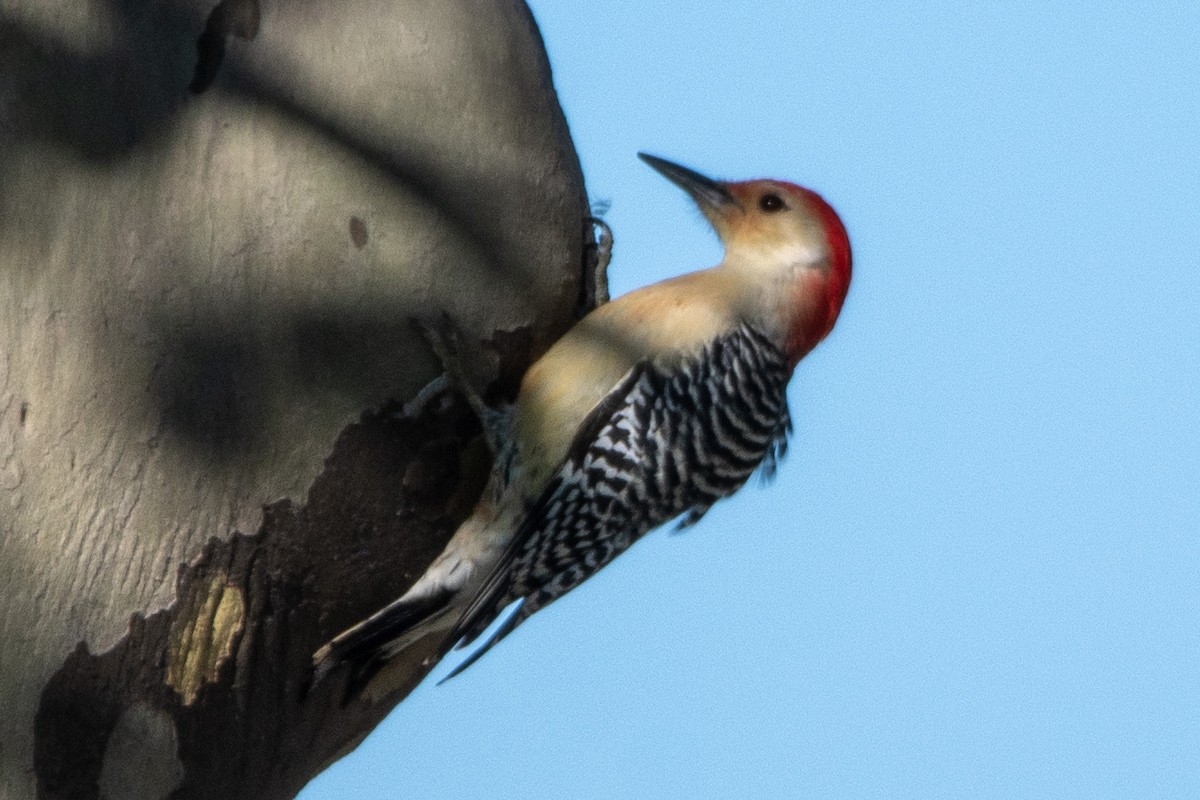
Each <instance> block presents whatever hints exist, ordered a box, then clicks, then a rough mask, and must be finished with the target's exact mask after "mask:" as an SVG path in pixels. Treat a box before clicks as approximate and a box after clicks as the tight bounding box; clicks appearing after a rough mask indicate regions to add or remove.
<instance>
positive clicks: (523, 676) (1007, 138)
mask: <svg viewBox="0 0 1200 800" xmlns="http://www.w3.org/2000/svg"><path fill="white" fill-rule="evenodd" d="M532 6H533V10H534V13H535V15H536V16H537V18H538V21H539V23H540V25H541V28H542V33H543V36H544V38H545V39H546V43H547V47H548V49H549V52H550V58H551V62H552V64H553V66H554V70H555V82H556V85H557V87H558V91H559V94H560V99H561V100H562V103H563V105H564V108H565V111H566V114H567V119H568V121H569V123H570V125H571V130H572V133H573V135H574V138H575V143H576V147H577V148H578V150H579V153H580V157H581V159H582V161H583V165H584V169H585V173H586V176H587V182H588V189H589V191H590V193H591V195H592V197H593V198H594V199H596V200H605V201H610V202H611V210H610V212H609V214H608V219H609V221H610V223H611V224H612V226H613V228H614V230H615V233H616V237H617V243H616V250H615V254H614V261H613V264H612V269H611V278H612V287H613V290H614V293H620V292H623V291H627V290H629V289H631V288H633V287H635V286H639V285H642V284H645V283H649V282H652V281H654V280H658V279H660V278H663V277H666V276H668V275H672V274H676V273H679V272H684V271H688V270H692V269H696V268H699V267H704V266H709V265H711V264H713V263H715V262H716V261H717V260H719V258H720V254H719V248H718V245H717V243H716V240H715V238H714V237H713V236H712V235H711V234H710V233H709V232H708V231H707V230H706V228H705V226H704V224H703V223H702V222H701V220H700V218H699V215H698V214H697V213H696V212H695V211H694V210H693V209H692V208H691V207H690V206H689V203H688V201H687V199H686V198H685V196H684V195H683V194H682V193H681V192H679V191H678V190H677V189H676V188H675V187H673V186H671V185H670V184H668V183H667V182H666V181H664V180H663V179H662V178H660V177H659V176H657V175H656V174H655V173H654V172H653V171H651V170H649V169H648V168H646V167H645V165H643V164H641V163H640V162H639V161H638V160H637V159H636V158H635V157H634V154H635V152H636V151H638V150H647V151H649V152H652V153H655V154H659V155H662V156H665V157H668V158H671V159H674V160H677V161H679V162H681V163H684V164H686V165H689V166H692V167H695V168H697V169H699V170H701V171H706V172H708V173H710V174H713V175H714V176H717V177H725V178H731V179H743V178H751V177H765V176H770V177H779V178H784V179H788V180H792V181H795V182H798V183H802V184H806V185H809V186H811V187H813V188H815V189H817V190H818V191H820V192H821V193H822V194H824V195H825V197H826V198H827V199H828V200H829V201H830V202H831V203H832V204H833V205H834V206H835V207H836V208H837V209H838V210H839V211H840V212H841V214H842V217H843V219H844V220H845V221H846V224H847V227H848V228H849V230H850V235H851V239H852V242H853V246H854V255H855V277H854V283H853V285H852V287H851V291H850V297H849V299H848V301H847V304H846V308H845V310H844V312H843V314H842V318H841V321H840V322H839V324H838V327H837V329H836V330H835V331H834V333H833V334H832V336H831V337H830V338H829V339H828V340H827V341H826V342H825V343H824V344H823V345H822V346H821V347H820V348H818V350H817V351H816V352H814V353H813V354H812V355H811V356H810V357H809V358H808V359H806V360H805V361H804V362H803V363H802V364H801V366H800V367H799V369H798V370H797V373H796V377H795V379H794V380H793V383H792V387H791V392H790V395H789V396H790V400H791V405H792V412H793V416H794V417H795V420H796V434H795V436H794V438H793V441H792V449H791V453H790V455H789V457H788V460H787V461H786V462H785V464H784V466H783V468H782V469H781V471H780V475H779V477H778V479H777V480H776V482H775V483H774V484H773V485H772V486H770V487H768V488H765V489H760V488H758V487H749V488H748V489H747V490H746V491H744V492H743V493H742V494H741V495H739V496H738V497H736V498H735V499H733V500H731V501H729V502H727V503H724V504H723V505H720V506H718V507H717V508H716V509H714V510H713V512H711V513H710V514H709V516H708V517H707V518H706V519H705V520H704V522H703V523H702V524H701V525H699V526H697V528H695V529H693V530H691V531H689V532H688V533H687V534H685V535H681V536H671V535H668V534H667V533H666V532H665V531H660V532H659V533H657V534H655V535H652V536H650V537H648V538H647V539H646V540H644V541H643V542H641V543H639V545H638V546H637V547H635V548H634V549H633V550H632V551H631V552H630V553H628V554H627V555H625V556H624V557H622V558H621V559H619V560H618V561H617V562H616V563H614V564H613V565H612V566H611V567H610V568H608V569H607V570H605V571H604V572H603V573H601V574H600V575H599V576H597V577H596V578H594V579H592V580H591V581H590V582H588V583H587V584H586V585H585V586H583V587H582V588H580V589H579V590H577V591H575V592H573V593H572V594H571V595H569V596H568V597H566V598H564V599H563V600H561V601H559V602H558V603H556V604H555V605H553V606H552V607H550V608H549V609H547V610H545V611H543V612H541V613H539V614H538V615H537V616H536V617H534V618H533V619H532V620H531V621H529V622H528V623H526V624H525V625H524V626H523V627H522V628H521V629H520V630H519V631H518V632H517V633H515V634H514V635H513V636H511V637H509V638H508V639H507V640H506V641H505V642H504V643H503V644H502V645H500V646H499V647H497V648H496V649H495V650H493V651H492V652H490V653H489V654H488V655H487V656H486V657H485V658H484V659H482V660H481V661H480V662H479V663H478V664H476V665H475V666H473V667H472V668H471V669H470V670H468V671H467V672H466V673H464V674H463V675H462V676H461V677H459V678H456V679H455V680H453V681H451V682H450V683H447V684H446V685H444V686H441V687H434V686H433V685H432V684H427V685H425V686H423V687H422V688H420V689H418V690H417V692H416V693H414V694H413V695H412V696H411V697H410V698H409V699H408V700H407V701H406V702H405V703H403V704H402V705H401V706H399V707H398V708H397V710H396V711H395V712H394V713H393V714H392V716H391V717H390V718H389V719H388V720H387V721H386V722H385V723H384V724H383V725H381V726H380V727H379V729H378V730H377V731H376V733H375V734H374V735H373V736H372V737H370V738H369V739H368V740H367V741H366V742H365V743H364V744H363V745H362V746H361V747H359V749H358V750H357V751H356V752H355V753H354V754H352V755H351V756H349V757H347V758H345V759H343V760H342V761H341V762H339V763H338V764H336V765H335V766H334V767H332V768H331V769H330V770H328V771H327V772H326V773H325V774H324V775H323V776H321V777H320V778H318V779H317V780H316V781H315V782H314V783H313V784H312V785H311V786H310V787H309V788H308V789H307V790H306V791H305V793H304V794H302V795H301V796H302V798H304V800H327V799H328V798H342V797H354V798H359V799H361V800H374V799H375V798H379V799H381V800H382V798H393V797H418V798H422V800H435V799H437V798H456V799H459V800H461V798H508V797H513V798H517V797H520V798H581V799H582V798H615V797H622V798H662V797H681V798H682V797H687V798H714V799H715V798H733V797H752V796H754V797H788V798H792V797H795V798H810V797H811V798H864V797H887V798H921V799H922V800H928V799H929V798H962V797H971V798H1014V797H1019V798H1027V797H1028V798H1040V797H1045V798H1089V799H1090V798H1131V797H1146V798H1150V797H1153V798H1195V797H1200V635H1198V634H1197V625H1198V622H1200V536H1198V534H1200V257H1198V256H1197V254H1198V253H1200V55H1198V51H1197V42H1198V41H1200V4H1197V3H1195V2H1194V0H1190V1H1189V2H1177V3H1171V2H1160V3H1156V4H1150V5H1147V4H1135V3H1099V4H1097V3H1086V4H1085V3H1061V2H1038V3H950V2H929V3H922V4H920V7H919V8H918V7H911V6H909V5H908V4H883V3H859V2H854V0H844V1H843V2H839V3H820V4H818V3H797V2H795V0H760V2H755V3H745V4H732V3H717V2H694V3H688V4H678V3H661V4H659V3H632V2H627V3H617V4H607V3H583V2H566V1H565V0H557V2H550V0H538V2H534V3H532ZM733 8H736V9H737V10H736V13H733V12H732V11H731V9H733Z"/></svg>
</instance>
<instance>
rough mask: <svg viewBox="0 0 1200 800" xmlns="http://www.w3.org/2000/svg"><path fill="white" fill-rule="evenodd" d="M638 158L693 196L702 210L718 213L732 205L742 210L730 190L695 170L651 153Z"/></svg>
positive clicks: (640, 154) (639, 155)
mask: <svg viewBox="0 0 1200 800" xmlns="http://www.w3.org/2000/svg"><path fill="white" fill-rule="evenodd" d="M638 158H640V159H641V160H642V161H645V162H646V163H647V164H649V165H650V166H652V167H654V169H655V170H657V171H658V172H659V173H660V174H661V175H662V176H663V177H664V178H666V179H667V180H669V181H670V182H671V183H673V184H675V185H676V186H678V187H679V188H680V189H683V190H684V191H685V192H687V193H688V194H689V195H691V197H692V199H693V200H695V201H696V203H697V204H698V205H699V206H700V208H701V209H712V210H714V211H716V210H719V209H722V208H725V207H727V206H731V205H733V206H737V207H739V208H741V204H740V203H738V201H737V199H736V198H735V197H734V196H733V195H731V194H730V193H729V190H728V189H726V188H725V187H724V186H723V185H722V184H720V183H718V182H717V181H714V180H713V179H712V178H707V177H705V176H704V175H701V174H700V173H699V172H696V171H695V170H691V169H688V168H687V167H681V166H679V165H678V164H676V163H674V162H671V161H667V160H666V159H665V158H659V157H658V156H652V155H650V154H649V153H638Z"/></svg>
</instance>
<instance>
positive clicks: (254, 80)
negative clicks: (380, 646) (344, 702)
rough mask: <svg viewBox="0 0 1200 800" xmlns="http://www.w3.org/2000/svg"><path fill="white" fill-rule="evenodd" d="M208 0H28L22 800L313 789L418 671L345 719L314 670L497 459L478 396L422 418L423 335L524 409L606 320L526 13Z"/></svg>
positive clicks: (16, 643) (422, 0)
mask: <svg viewBox="0 0 1200 800" xmlns="http://www.w3.org/2000/svg"><path fill="white" fill-rule="evenodd" d="M215 5H216V0H208V2H198V1H196V2H193V1H192V0H164V1H162V2H150V0H145V1H144V2H138V1H136V0H39V2H37V3H32V4H31V3H28V2H25V0H0V798H4V800H9V799H11V800H23V799H24V798H31V797H35V796H36V797H42V798H97V797H106V798H111V800H117V799H118V798H120V800H154V799H156V798H165V797H175V798H243V797H244V798H288V797H292V796H293V795H294V794H295V793H296V792H297V791H298V790H299V789H300V787H302V786H303V785H304V783H305V782H307V781H308V780H309V779H310V778H311V777H312V776H313V775H315V774H316V773H317V772H318V771H319V770H320V769H321V768H322V766H323V765H325V764H327V763H328V762H329V761H331V760H333V759H335V758H336V757H338V756H339V755H340V754H342V753H344V752H345V751H346V750H347V749H349V748H351V747H353V746H354V745H355V744H356V743H357V742H358V741H360V740H361V738H362V737H363V736H365V735H366V733H367V732H368V731H369V730H370V729H371V728H372V727H373V726H374V725H375V723H376V722H378V721H379V720H380V719H381V718H382V717H383V716H384V714H386V712H387V710H388V709H389V708H390V707H391V706H392V705H394V704H395V702H397V701H398V700H399V699H400V698H401V697H402V696H403V694H404V693H405V692H406V691H407V690H408V689H410V688H411V687H412V686H413V685H415V683H416V682H417V681H418V680H419V679H420V678H421V677H422V675H423V674H424V669H425V668H424V667H423V666H421V664H420V663H419V661H417V660H416V658H414V659H413V660H412V662H411V663H407V664H401V665H399V666H398V667H397V668H396V669H395V670H393V674H392V675H391V677H390V683H389V684H388V688H389V692H388V693H387V694H386V696H385V698H384V699H383V700H381V701H379V702H368V701H360V702H355V703H351V704H350V705H348V706H346V707H345V708H343V707H341V705H340V703H339V702H338V701H339V699H340V696H339V693H338V691H337V687H336V686H330V687H322V688H321V690H320V691H319V692H317V693H316V694H314V695H313V696H311V697H310V698H308V699H307V700H304V701H302V700H301V691H300V688H301V685H302V683H303V681H304V680H305V678H306V675H307V667H308V659H309V656H310V654H311V653H312V651H313V650H314V649H315V648H316V647H317V646H318V645H320V644H321V643H322V642H323V641H324V640H325V639H327V638H328V637H329V636H330V635H332V634H334V633H336V632H337V631H338V630H340V629H341V628H343V627H345V626H346V625H348V624H350V623H352V622H354V621H356V620H357V619H359V618H361V617H362V616H364V615H365V614H367V613H369V612H371V611H373V610H375V609H376V608H377V607H379V606H380V605H382V604H383V603H384V602H386V601H387V600H389V599H391V598H393V597H395V596H396V595H397V594H398V593H399V592H401V591H402V590H403V589H404V588H405V586H406V585H407V584H408V583H410V582H411V581H412V580H413V579H415V577H416V576H417V575H419V574H420V572H421V571H422V569H423V568H424V566H425V564H426V563H427V562H428V561H429V560H430V559H431V558H432V557H433V556H434V555H435V554H436V552H437V551H438V550H439V549H440V547H441V546H442V544H443V543H444V541H445V539H446V538H447V537H448V535H449V533H450V532H451V531H452V530H453V527H454V525H455V523H456V522H457V521H458V520H459V519H461V518H462V517H463V516H464V515H465V514H466V512H467V510H468V509H469V507H470V506H471V504H472V503H473V501H474V499H475V497H476V496H477V494H478V492H479V490H480V488H481V485H482V481H483V479H484V476H485V474H486V471H487V467H488V457H487V452H486V449H485V448H484V447H483V446H482V442H481V440H480V436H479V435H478V425H477V424H476V422H475V420H474V419H473V417H472V416H471V414H470V413H469V411H468V409H467V408H466V406H465V404H464V403H463V402H461V400H457V399H455V398H453V397H450V398H448V399H447V400H446V401H445V402H442V403H438V404H435V407H432V408H429V409H427V410H426V411H425V412H423V413H420V414H417V415H415V416H414V417H411V418H410V417H406V416H403V415H401V414H399V413H398V409H399V406H400V403H401V402H402V401H404V400H405V399H406V398H409V397H411V396H412V395H413V394H414V393H415V392H416V391H417V390H418V389H419V388H420V387H421V386H423V385H424V384H425V383H427V382H428V381H429V380H431V379H432V378H433V377H435V376H436V375H437V374H438V373H439V372H440V367H439V365H438V364H437V362H436V359H435V358H434V357H433V354H432V352H431V350H430V348H429V347H428V345H427V343H426V342H424V340H423V339H422V337H421V336H420V335H419V334H418V333H417V332H416V331H415V329H414V327H413V325H412V322H411V321H412V319H413V318H425V319H429V318H433V317H437V316H438V315H439V314H441V313H442V312H445V313H447V314H449V315H450V317H451V318H452V319H453V320H454V321H455V322H456V323H457V325H458V326H459V327H460V328H461V330H462V331H463V338H462V341H463V343H464V356H465V357H466V358H467V361H468V367H469V369H470V372H471V374H472V377H473V378H474V379H475V381H476V383H477V387H478V389H479V390H480V391H483V392H485V393H490V394H491V395H493V396H502V395H504V394H506V393H507V394H511V392H512V390H513V388H514V386H515V383H516V381H517V380H518V379H519V376H520V374H521V372H522V371H523V369H524V368H525V366H526V365H527V364H528V363H529V361H530V360H531V358H533V357H534V356H535V355H536V354H537V353H539V352H541V351H542V350H544V349H545V347H546V346H547V345H548V344H549V343H550V342H551V341H553V339H554V338H555V337H556V336H557V335H559V334H560V333H561V332H562V331H563V330H564V329H565V327H566V326H567V325H569V324H570V322H571V321H572V320H573V319H574V318H575V317H576V316H577V315H578V313H579V312H580V310H581V308H582V307H585V306H586V305H587V304H588V300H587V297H586V296H585V295H587V294H588V292H587V291H585V290H584V288H583V287H585V286H588V285H589V281H590V276H589V275H588V269H589V265H588V263H587V262H588V252H587V248H586V247H585V239H588V238H590V233H588V234H586V235H585V224H584V220H585V216H586V214H587V208H586V201H585V195H584V191H583V184H582V177H581V174H580V170H579V164H578V160H577V158H576V156H575V153H574V151H573V148H572V146H571V142H570V138H569V136H568V133H567V130H566V125H565V122H564V120H563V118H562V113H561V110H560V109H559V107H558V103H557V99H556V97H555V94H554V91H553V88H552V86H551V83H550V73H549V67H548V65H547V62H546V58H545V54H544V52H543V50H542V45H541V42H540V39H539V38H538V34H537V31H536V28H535V27H534V25H533V21H532V19H531V17H530V15H529V12H528V10H527V9H526V8H525V6H524V4H523V3H522V2H520V0H492V1H491V2H480V0H395V1H394V2H390V1H385V0H341V1H340V2H337V3H327V2H309V1H306V0H225V1H224V2H223V3H221V4H220V6H219V7H217V8H216V10H215V11H214V6H215ZM206 26H207V27H206ZM198 40H199V48H198V46H197V42H198ZM189 85H190V86H192V88H193V89H194V90H197V91H189ZM398 757H403V755H402V754H398Z"/></svg>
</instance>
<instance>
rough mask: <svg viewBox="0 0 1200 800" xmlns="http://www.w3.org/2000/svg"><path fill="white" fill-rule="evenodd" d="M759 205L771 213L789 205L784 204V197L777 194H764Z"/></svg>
mask: <svg viewBox="0 0 1200 800" xmlns="http://www.w3.org/2000/svg"><path fill="white" fill-rule="evenodd" d="M758 207H759V208H761V209H762V210H763V211H766V212H767V213H768V214H769V213H772V212H775V211H783V210H784V209H785V208H787V205H785V204H784V202H783V198H782V197H780V196H779V195H777V194H764V195H763V196H762V197H760V198H759V200H758Z"/></svg>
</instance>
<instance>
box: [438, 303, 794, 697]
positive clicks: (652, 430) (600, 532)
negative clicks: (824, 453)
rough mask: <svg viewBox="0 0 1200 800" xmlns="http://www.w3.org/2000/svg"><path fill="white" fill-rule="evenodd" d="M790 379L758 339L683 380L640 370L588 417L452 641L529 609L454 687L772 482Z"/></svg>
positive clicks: (722, 349) (704, 356) (745, 336)
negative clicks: (681, 530)
mask: <svg viewBox="0 0 1200 800" xmlns="http://www.w3.org/2000/svg"><path fill="white" fill-rule="evenodd" d="M789 373H790V370H789V368H788V366H787V363H786V360H785V357H784V355H783V353H782V352H781V351H780V350H779V349H778V348H776V347H775V346H774V345H773V344H772V343H771V342H770V341H769V340H768V339H767V338H766V337H765V336H763V335H761V334H759V333H758V332H757V331H755V330H753V329H751V328H748V327H742V328H740V329H738V330H737V331H736V332H734V333H731V334H729V335H728V336H725V337H722V338H720V339H717V340H716V341H714V342H713V343H712V344H711V345H709V346H708V347H707V348H706V349H705V350H704V351H703V352H702V353H700V354H699V355H698V356H696V357H695V358H693V359H689V360H686V361H684V362H683V363H681V364H679V365H678V366H676V367H674V368H672V369H664V368H662V367H658V366H655V365H653V364H649V363H642V364H639V365H637V366H636V367H634V369H632V370H631V371H630V372H629V373H628V374H627V375H626V376H625V378H624V379H623V380H622V382H621V383H620V384H619V385H618V387H617V388H616V389H615V390H614V391H613V392H611V393H610V394H609V396H608V397H607V398H606V399H605V400H604V402H602V403H601V404H600V405H599V406H598V407H597V408H596V409H594V410H593V412H592V413H591V414H590V415H589V417H588V420H587V422H586V423H585V424H584V425H583V426H582V428H581V430H580V432H579V434H578V435H577V437H576V440H575V442H574V444H573V445H572V448H571V450H570V452H569V453H568V457H567V459H566V461H565V463H564V464H563V466H562V467H561V469H560V470H559V472H558V473H557V474H556V475H555V477H554V479H553V480H552V481H551V483H550V485H549V486H548V487H547V489H546V490H545V492H544V493H543V495H542V497H541V498H540V499H539V500H538V502H537V503H535V504H534V505H533V507H532V508H531V509H530V512H529V514H528V516H527V518H526V519H525V521H524V523H523V524H522V526H521V528H520V529H519V530H518V532H517V534H516V536H515V537H514V539H513V542H512V544H511V545H510V547H509V549H508V551H507V552H506V553H505V555H504V557H503V558H502V559H501V561H500V563H499V564H498V566H497V567H496V569H495V571H494V572H493V573H492V575H491V576H490V577H489V579H488V581H487V582H486V583H485V584H484V586H483V588H482V589H481V590H480V592H479V594H478V595H477V596H476V598H475V600H474V601H472V603H471V604H470V605H469V606H468V607H467V609H466V611H465V612H464V614H463V616H462V618H461V620H460V621H459V623H458V625H457V626H456V628H455V631H454V633H453V634H452V636H451V639H452V640H453V639H457V638H459V637H461V638H462V640H463V643H464V644H465V643H469V642H470V641H471V640H473V639H474V638H475V637H477V636H478V635H479V634H480V633H481V632H482V631H483V630H484V629H485V628H486V627H487V626H488V625H489V624H490V623H491V622H492V620H494V619H495V617H496V615H498V614H499V613H500V612H501V611H502V610H503V609H504V608H505V607H506V606H508V605H509V604H510V603H512V602H514V601H517V600H519V601H521V603H520V606H519V607H518V608H517V609H516V610H515V611H514V612H513V614H512V615H511V616H510V617H509V618H508V619H507V620H506V621H505V623H504V624H503V625H502V626H501V627H500V628H499V629H498V630H497V631H496V632H495V633H494V634H493V635H492V636H491V637H490V638H489V640H488V641H487V642H486V643H485V644H484V645H482V646H481V647H480V648H479V649H478V650H477V651H476V652H475V653H474V654H473V655H472V656H471V658H469V659H468V660H467V661H466V662H464V663H463V664H462V665H461V666H460V667H459V668H458V669H456V670H455V671H454V673H452V675H453V674H457V673H458V672H460V671H461V670H463V669H465V668H466V667H467V666H469V665H470V664H471V663H473V662H474V661H475V659H477V658H478V657H479V656H480V655H482V654H483V652H485V651H486V650H487V649H489V648H490V647H491V646H492V645H494V644H495V643H496V642H498V641H499V640H500V639H501V638H503V637H504V636H505V635H507V634H508V633H509V632H511V631H512V630H513V629H514V628H515V627H516V626H517V625H519V624H520V623H521V622H522V621H524V620H525V619H526V618H528V617H529V616H530V615H531V614H533V613H534V612H535V611H537V610H538V609H540V608H542V607H544V606H546V605H547V604H549V603H551V602H553V601H554V600H555V599H557V598H558V597H561V596H562V595H564V594H566V593H567V592H568V591H570V590H571V589H573V588H574V587H576V586H578V585H579V584H580V583H582V582H583V581H584V580H586V579H587V578H589V577H591V576H592V575H593V574H595V573H596V572H597V571H598V570H599V569H601V568H602V567H603V566H604V565H606V564H608V563H609V562H610V561H612V560H613V559H614V558H616V557H617V556H618V555H619V554H620V553H622V552H624V551H625V550H626V549H628V548H629V546H630V545H632V544H633V543H634V542H635V541H637V540H638V539H639V538H640V537H641V536H642V535H644V534H645V533H646V532H648V531H650V530H652V529H654V528H656V527H658V526H659V525H662V524H663V523H665V522H667V521H669V520H671V519H674V518H675V517H678V516H680V515H681V514H686V516H685V517H684V519H683V524H684V525H690V524H692V523H694V522H695V521H697V520H698V519H700V517H701V516H703V515H704V513H705V512H706V511H707V510H708V509H709V508H710V507H712V505H713V504H714V503H715V502H716V501H717V500H719V499H721V498H723V497H727V496H729V495H731V494H733V493H734V492H735V491H737V489H739V488H740V487H741V486H742V485H743V484H744V483H745V482H746V480H747V479H748V478H749V477H750V475H751V474H752V473H753V472H754V470H755V469H757V468H758V467H759V465H760V464H762V465H764V468H765V472H769V471H773V469H774V465H775V462H776V461H777V460H778V458H779V457H781V456H782V454H783V450H784V444H785V442H786V437H787V433H788V431H789V429H790V421H789V417H788V410H787V401H786V396H785V390H786V387H787V381H788V377H789ZM764 462H765V463H764Z"/></svg>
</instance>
